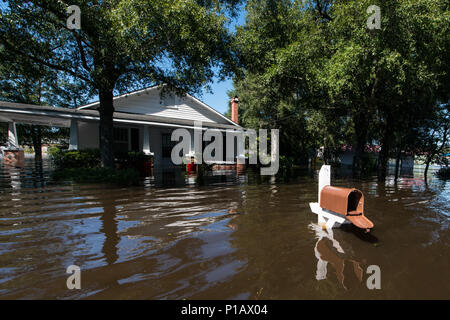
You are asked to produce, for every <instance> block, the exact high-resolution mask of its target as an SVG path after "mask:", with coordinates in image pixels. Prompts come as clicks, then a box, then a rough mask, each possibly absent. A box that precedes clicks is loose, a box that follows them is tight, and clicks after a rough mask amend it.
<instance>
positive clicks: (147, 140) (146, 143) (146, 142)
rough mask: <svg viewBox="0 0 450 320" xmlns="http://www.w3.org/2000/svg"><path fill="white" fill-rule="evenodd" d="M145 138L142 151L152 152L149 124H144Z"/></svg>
mask: <svg viewBox="0 0 450 320" xmlns="http://www.w3.org/2000/svg"><path fill="white" fill-rule="evenodd" d="M143 139H144V140H143V141H142V151H143V152H144V153H145V154H150V153H151V151H150V128H149V127H148V126H144V138H143Z"/></svg>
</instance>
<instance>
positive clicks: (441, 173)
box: [436, 167, 450, 180]
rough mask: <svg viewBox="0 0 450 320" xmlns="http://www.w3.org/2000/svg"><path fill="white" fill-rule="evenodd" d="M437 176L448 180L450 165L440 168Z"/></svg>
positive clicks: (449, 177)
mask: <svg viewBox="0 0 450 320" xmlns="http://www.w3.org/2000/svg"><path fill="white" fill-rule="evenodd" d="M436 176H437V177H438V178H439V179H442V180H448V179H450V167H444V168H440V169H439V170H438V171H437V172H436Z"/></svg>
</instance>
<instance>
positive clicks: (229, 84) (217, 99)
mask: <svg viewBox="0 0 450 320" xmlns="http://www.w3.org/2000/svg"><path fill="white" fill-rule="evenodd" d="M245 15H246V11H245V10H244V8H242V9H240V11H239V15H238V17H236V18H234V19H233V21H232V22H231V24H230V26H229V29H230V31H232V32H234V31H235V28H236V26H240V25H243V24H244V22H245ZM210 87H211V90H212V93H206V92H203V96H198V97H197V98H199V99H200V100H201V101H203V102H204V103H206V104H207V105H209V106H210V107H212V108H214V109H216V110H217V111H219V112H220V113H225V112H227V110H228V100H230V98H229V97H228V95H227V92H228V91H229V90H232V89H233V80H232V79H227V80H226V81H222V82H219V81H218V79H217V77H216V78H215V79H214V83H212V84H210Z"/></svg>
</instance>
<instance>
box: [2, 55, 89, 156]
mask: <svg viewBox="0 0 450 320" xmlns="http://www.w3.org/2000/svg"><path fill="white" fill-rule="evenodd" d="M0 60H1V61H2V63H1V64H0V100H3V101H9V102H19V103H26V104H35V105H44V104H47V105H53V106H62V107H75V106H76V105H73V104H72V105H71V102H72V101H71V100H72V99H71V98H70V97H69V94H68V92H70V93H71V95H74V96H77V97H78V99H79V100H78V101H82V102H85V101H87V97H86V92H85V89H84V88H83V87H81V86H80V84H79V83H78V84H77V83H71V84H70V85H68V84H67V79H65V78H64V77H63V74H61V73H58V72H55V71H52V70H51V69H49V68H48V67H45V66H41V65H38V64H34V63H30V62H29V61H17V60H16V59H15V58H14V57H12V56H11V55H9V54H8V52H6V51H5V50H4V49H3V48H0ZM17 132H18V135H19V137H20V143H21V144H23V145H29V146H33V148H34V152H35V160H36V161H37V162H40V161H42V151H41V149H42V148H41V147H42V140H43V139H44V140H45V141H48V142H50V141H54V140H56V139H58V138H60V137H61V136H62V135H64V134H65V135H67V133H68V132H67V130H66V129H63V128H53V127H46V126H41V125H35V124H18V125H17ZM5 134H6V135H7V133H5Z"/></svg>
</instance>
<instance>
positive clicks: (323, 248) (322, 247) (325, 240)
mask: <svg viewBox="0 0 450 320" xmlns="http://www.w3.org/2000/svg"><path fill="white" fill-rule="evenodd" d="M309 228H310V229H312V230H313V231H314V232H315V234H316V238H317V242H316V245H315V247H314V255H315V256H316V258H317V271H316V279H317V280H324V279H326V278H327V265H328V263H330V264H331V265H332V266H333V268H334V270H335V271H336V276H337V278H338V280H339V283H340V284H341V285H342V287H343V288H344V289H347V287H346V286H345V284H344V268H345V261H346V259H344V258H343V257H341V256H339V254H337V253H336V251H337V252H338V253H341V254H344V249H342V247H341V245H340V244H339V242H338V241H337V240H336V239H334V237H333V229H331V228H323V227H321V226H319V225H317V224H314V223H311V224H310V225H309ZM330 242H331V245H332V246H331V247H330V246H329V243H330ZM333 248H334V249H333ZM349 262H351V263H352V265H353V271H354V273H355V276H356V277H357V279H358V280H359V282H362V276H363V269H362V267H361V266H360V264H359V262H358V261H355V260H353V259H350V260H349Z"/></svg>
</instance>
